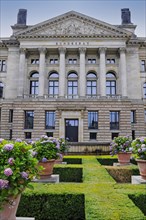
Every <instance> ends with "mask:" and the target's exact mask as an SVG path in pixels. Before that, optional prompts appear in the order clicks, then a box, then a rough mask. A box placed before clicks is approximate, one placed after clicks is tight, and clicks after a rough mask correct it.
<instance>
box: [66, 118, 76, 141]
mask: <svg viewBox="0 0 146 220" xmlns="http://www.w3.org/2000/svg"><path fill="white" fill-rule="evenodd" d="M65 138H68V141H70V142H78V119H65Z"/></svg>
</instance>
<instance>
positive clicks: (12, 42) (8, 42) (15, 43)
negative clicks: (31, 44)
mask: <svg viewBox="0 0 146 220" xmlns="http://www.w3.org/2000/svg"><path fill="white" fill-rule="evenodd" d="M2 43H3V44H4V45H5V46H6V47H9V46H19V45H20V43H19V41H18V40H15V39H9V40H2Z"/></svg>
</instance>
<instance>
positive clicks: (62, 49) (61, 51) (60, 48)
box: [58, 47, 66, 54]
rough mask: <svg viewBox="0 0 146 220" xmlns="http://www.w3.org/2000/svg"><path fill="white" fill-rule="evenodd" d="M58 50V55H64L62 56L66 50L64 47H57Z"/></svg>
mask: <svg viewBox="0 0 146 220" xmlns="http://www.w3.org/2000/svg"><path fill="white" fill-rule="evenodd" d="M58 50H59V52H60V53H64V54H65V53H66V48H65V47H59V48H58Z"/></svg>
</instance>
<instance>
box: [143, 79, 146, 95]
mask: <svg viewBox="0 0 146 220" xmlns="http://www.w3.org/2000/svg"><path fill="white" fill-rule="evenodd" d="M143 97H144V99H146V82H145V83H144V84H143Z"/></svg>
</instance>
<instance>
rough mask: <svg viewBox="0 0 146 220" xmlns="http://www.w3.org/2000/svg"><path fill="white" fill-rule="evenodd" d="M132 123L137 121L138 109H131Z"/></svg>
mask: <svg viewBox="0 0 146 220" xmlns="http://www.w3.org/2000/svg"><path fill="white" fill-rule="evenodd" d="M131 123H136V111H135V110H132V111H131Z"/></svg>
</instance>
